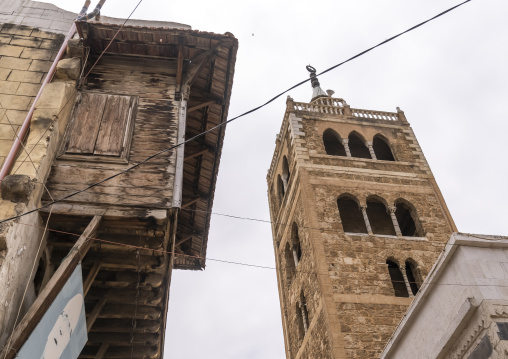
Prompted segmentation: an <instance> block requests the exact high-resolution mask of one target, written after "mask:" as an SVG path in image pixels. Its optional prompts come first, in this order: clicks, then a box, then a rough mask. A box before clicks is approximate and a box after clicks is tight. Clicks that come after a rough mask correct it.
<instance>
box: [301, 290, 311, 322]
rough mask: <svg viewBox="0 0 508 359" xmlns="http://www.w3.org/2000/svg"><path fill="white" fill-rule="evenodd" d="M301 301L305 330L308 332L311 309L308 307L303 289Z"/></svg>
mask: <svg viewBox="0 0 508 359" xmlns="http://www.w3.org/2000/svg"><path fill="white" fill-rule="evenodd" d="M300 303H301V310H302V312H301V316H302V322H303V330H304V332H307V330H309V324H310V323H309V311H308V309H307V301H306V300H305V295H304V294H303V291H302V292H301V293H300Z"/></svg>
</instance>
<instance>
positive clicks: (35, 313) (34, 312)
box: [0, 215, 102, 359]
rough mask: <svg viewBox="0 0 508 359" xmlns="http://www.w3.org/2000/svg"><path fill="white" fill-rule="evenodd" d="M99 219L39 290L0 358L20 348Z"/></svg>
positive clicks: (69, 272)
mask: <svg viewBox="0 0 508 359" xmlns="http://www.w3.org/2000/svg"><path fill="white" fill-rule="evenodd" d="M101 220H102V215H96V216H94V217H93V219H92V220H91V221H90V223H89V224H88V226H87V227H86V229H85V231H84V232H83V234H82V235H81V236H80V237H79V239H78V240H77V242H76V244H75V245H74V247H73V248H72V249H71V251H70V252H69V254H68V255H67V256H66V257H65V258H64V260H63V261H62V263H61V264H60V266H59V267H58V269H57V270H56V272H55V274H53V277H51V279H50V280H49V282H48V284H47V285H46V286H45V287H44V289H43V290H42V291H41V293H40V294H39V296H38V297H37V299H36V300H35V302H34V303H33V304H32V306H31V307H30V309H29V310H28V312H27V313H26V314H25V316H24V317H23V319H22V320H21V322H20V323H19V324H18V325H17V326H16V328H15V329H14V332H13V333H12V335H11V338H10V339H8V340H7V343H10V347H9V348H6V347H4V348H3V349H2V351H1V352H0V356H1V357H2V358H4V359H13V358H14V356H15V355H16V353H17V352H18V351H19V349H21V347H22V346H23V344H24V343H25V341H26V340H27V339H28V337H29V336H30V334H31V333H32V331H33V330H34V329H35V327H36V326H37V324H38V323H39V322H40V320H41V319H42V317H43V316H44V314H45V313H46V311H47V310H48V308H49V306H50V305H51V303H53V301H54V300H55V298H56V296H57V295H58V293H60V291H61V290H62V288H63V286H64V285H65V283H66V282H67V280H68V279H69V278H70V276H71V275H72V273H73V272H74V269H75V268H76V266H77V265H78V263H79V262H80V261H81V260H82V259H83V258H84V257H85V255H86V253H87V252H88V249H89V248H90V246H91V244H92V242H93V239H90V238H89V237H93V236H94V233H95V232H96V231H97V228H98V227H99V225H100V223H101Z"/></svg>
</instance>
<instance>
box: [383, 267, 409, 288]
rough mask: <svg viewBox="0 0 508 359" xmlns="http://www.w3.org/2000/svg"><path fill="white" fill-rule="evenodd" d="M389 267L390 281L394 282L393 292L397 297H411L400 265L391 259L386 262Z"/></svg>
mask: <svg viewBox="0 0 508 359" xmlns="http://www.w3.org/2000/svg"><path fill="white" fill-rule="evenodd" d="M386 264H387V266H388V274H390V280H391V281H392V285H393V291H394V294H395V296H396V297H409V293H408V291H407V287H406V281H405V280H404V276H403V275H402V272H401V270H400V268H399V265H398V264H397V263H396V262H395V261H393V260H390V259H387V260H386Z"/></svg>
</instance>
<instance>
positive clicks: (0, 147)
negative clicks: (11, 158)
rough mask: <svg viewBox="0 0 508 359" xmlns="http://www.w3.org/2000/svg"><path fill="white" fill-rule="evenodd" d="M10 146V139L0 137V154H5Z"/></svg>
mask: <svg viewBox="0 0 508 359" xmlns="http://www.w3.org/2000/svg"><path fill="white" fill-rule="evenodd" d="M11 147H12V140H2V139H0V156H7V155H8V154H9V152H10V150H11Z"/></svg>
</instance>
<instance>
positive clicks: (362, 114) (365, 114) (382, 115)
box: [351, 108, 399, 121]
mask: <svg viewBox="0 0 508 359" xmlns="http://www.w3.org/2000/svg"><path fill="white" fill-rule="evenodd" d="M351 113H352V115H353V116H354V117H356V118H370V119H373V120H386V121H397V120H398V119H399V116H398V115H397V113H396V112H384V111H371V110H361V109H358V108H352V109H351Z"/></svg>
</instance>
